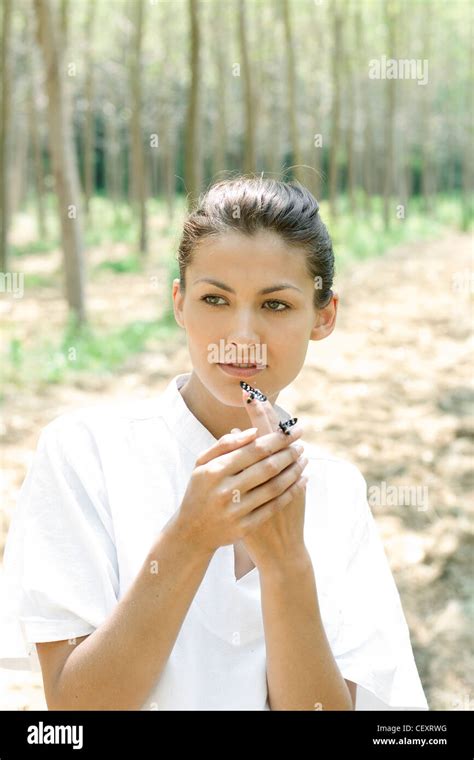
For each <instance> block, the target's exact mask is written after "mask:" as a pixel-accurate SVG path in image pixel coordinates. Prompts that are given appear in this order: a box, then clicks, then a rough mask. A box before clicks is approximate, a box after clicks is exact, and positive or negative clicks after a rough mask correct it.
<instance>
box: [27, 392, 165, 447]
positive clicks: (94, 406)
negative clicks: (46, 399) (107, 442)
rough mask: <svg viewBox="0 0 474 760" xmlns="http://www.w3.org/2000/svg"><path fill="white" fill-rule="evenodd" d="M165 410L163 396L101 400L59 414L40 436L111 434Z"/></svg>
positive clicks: (159, 414)
mask: <svg viewBox="0 0 474 760" xmlns="http://www.w3.org/2000/svg"><path fill="white" fill-rule="evenodd" d="M162 409H163V405H162V403H161V399H160V397H156V398H143V399H129V398H126V399H115V400H110V401H99V402H96V403H90V404H87V405H84V406H80V407H77V408H75V409H67V410H65V411H62V412H59V413H57V414H56V415H54V416H53V417H52V418H51V420H50V421H49V422H48V423H46V424H45V425H44V427H43V428H42V430H41V434H42V435H44V436H46V437H47V436H49V435H50V434H51V435H56V434H61V435H67V434H68V433H74V432H75V431H77V430H78V429H88V430H89V431H90V432H91V433H93V432H94V431H98V430H106V431H110V432H112V431H116V430H117V428H120V427H123V426H126V425H129V424H130V423H133V422H139V421H142V420H148V419H153V418H157V417H160V416H161V413H162Z"/></svg>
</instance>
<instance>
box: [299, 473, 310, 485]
mask: <svg viewBox="0 0 474 760" xmlns="http://www.w3.org/2000/svg"><path fill="white" fill-rule="evenodd" d="M308 480H309V478H308V476H307V475H303V477H302V478H300V483H301V485H303V486H305V485H306V484H307V482H308Z"/></svg>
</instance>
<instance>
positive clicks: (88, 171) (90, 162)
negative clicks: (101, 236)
mask: <svg viewBox="0 0 474 760" xmlns="http://www.w3.org/2000/svg"><path fill="white" fill-rule="evenodd" d="M96 7H97V6H96V2H95V0H89V5H88V8H87V18H86V25H85V37H86V53H85V61H84V66H85V70H86V82H85V102H86V119H85V124H84V210H85V212H86V214H87V213H89V204H90V199H91V197H92V194H93V192H94V170H95V160H94V152H95V140H94V133H95V130H94V30H95V10H96Z"/></svg>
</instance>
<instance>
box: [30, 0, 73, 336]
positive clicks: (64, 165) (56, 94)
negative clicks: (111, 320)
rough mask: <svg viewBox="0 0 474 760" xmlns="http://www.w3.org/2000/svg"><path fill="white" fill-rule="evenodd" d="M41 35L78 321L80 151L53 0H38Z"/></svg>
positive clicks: (69, 293) (68, 285) (68, 276)
mask: <svg viewBox="0 0 474 760" xmlns="http://www.w3.org/2000/svg"><path fill="white" fill-rule="evenodd" d="M34 8H35V14H36V20H37V38H38V43H39V46H40V49H41V51H42V55H43V59H44V63H45V70H46V91H47V95H48V108H47V114H48V127H49V144H50V151H51V155H52V159H53V172H54V180H55V190H56V195H57V200H58V209H59V218H60V223H61V237H62V245H63V256H64V271H65V291H66V299H67V303H68V306H69V308H70V309H71V311H72V312H73V314H74V315H75V318H76V320H77V323H78V324H81V323H82V322H84V321H85V319H86V309H85V300H84V279H85V278H84V255H83V254H84V244H83V234H82V216H81V209H80V192H79V180H78V172H77V164H76V154H75V151H74V144H73V139H72V133H71V125H70V123H69V119H68V113H69V109H68V108H67V106H66V95H65V86H64V80H63V65H62V50H61V47H60V45H59V42H58V37H57V32H56V26H55V23H54V19H53V16H52V12H51V6H50V3H49V0H34Z"/></svg>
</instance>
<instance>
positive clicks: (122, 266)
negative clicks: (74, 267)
mask: <svg viewBox="0 0 474 760" xmlns="http://www.w3.org/2000/svg"><path fill="white" fill-rule="evenodd" d="M104 269H106V270H108V271H110V272H115V274H128V273H129V272H140V271H141V270H142V262H141V261H140V259H138V258H137V257H136V256H127V257H126V258H125V259H118V260H117V261H101V263H100V264H98V265H97V266H96V267H95V271H96V272H100V271H102V270H104Z"/></svg>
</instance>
